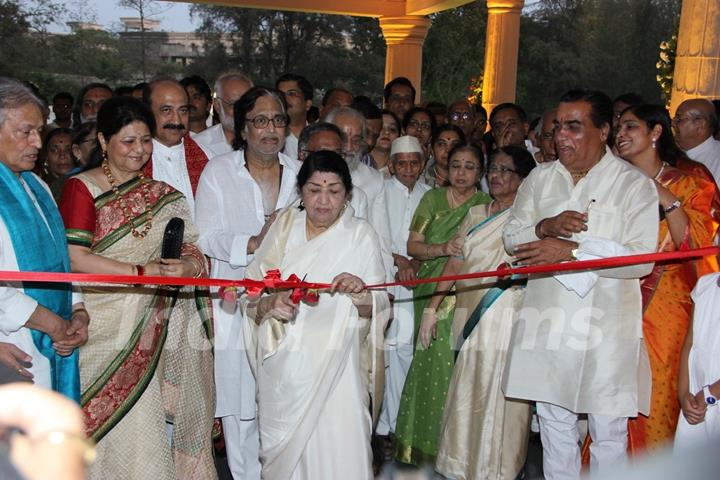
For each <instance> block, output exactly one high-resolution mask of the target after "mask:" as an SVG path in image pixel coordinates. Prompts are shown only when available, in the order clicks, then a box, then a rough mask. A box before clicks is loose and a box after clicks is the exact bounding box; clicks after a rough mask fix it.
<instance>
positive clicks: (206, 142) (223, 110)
mask: <svg viewBox="0 0 720 480" xmlns="http://www.w3.org/2000/svg"><path fill="white" fill-rule="evenodd" d="M252 86H253V83H252V80H250V79H249V78H248V77H247V76H245V75H244V74H242V73H240V72H225V73H223V74H222V75H220V76H219V77H218V78H217V80H215V99H214V100H213V109H214V110H215V111H216V112H217V114H218V117H219V118H220V123H218V124H217V125H213V126H212V127H210V128H208V129H207V130H205V131H203V132H201V133H199V134H197V135H195V137H194V139H195V141H196V142H197V143H198V144H199V145H200V147H201V148H202V149H203V151H205V153H206V154H207V156H208V158H209V159H213V158H215V157H217V156H219V155H223V154H225V153H230V152H232V143H233V140H235V120H234V113H233V105H234V104H235V102H237V101H238V100H239V99H240V97H242V96H243V95H244V94H245V92H247V91H248V90H250V88H251V87H252Z"/></svg>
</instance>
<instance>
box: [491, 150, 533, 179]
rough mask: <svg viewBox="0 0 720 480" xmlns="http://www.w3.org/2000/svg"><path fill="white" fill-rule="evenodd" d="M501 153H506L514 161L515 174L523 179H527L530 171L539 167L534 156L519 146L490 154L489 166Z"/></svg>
mask: <svg viewBox="0 0 720 480" xmlns="http://www.w3.org/2000/svg"><path fill="white" fill-rule="evenodd" d="M501 153H504V154H505V155H507V156H508V157H510V158H511V159H512V161H513V168H514V169H515V173H517V174H518V175H520V177H522V178H525V177H527V176H528V174H530V171H531V170H532V169H533V168H535V165H537V163H536V162H535V159H534V158H533V156H532V154H531V153H530V152H528V151H527V149H525V148H523V147H518V146H517V145H508V146H505V147H500V148H497V149H495V150H493V151H492V152H490V155H489V156H488V165H490V164H492V162H493V160H494V159H495V157H496V156H498V155H499V154H501Z"/></svg>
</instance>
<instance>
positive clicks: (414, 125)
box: [403, 107, 435, 159]
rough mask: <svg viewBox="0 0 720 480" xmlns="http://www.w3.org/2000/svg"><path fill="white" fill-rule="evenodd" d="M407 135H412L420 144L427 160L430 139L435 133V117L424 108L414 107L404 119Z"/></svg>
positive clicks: (429, 150) (429, 151)
mask: <svg viewBox="0 0 720 480" xmlns="http://www.w3.org/2000/svg"><path fill="white" fill-rule="evenodd" d="M403 129H404V130H405V135H412V136H413V137H415V138H417V139H418V141H419V142H420V146H421V147H422V149H423V153H424V154H425V158H426V159H427V158H428V157H429V156H430V153H431V149H430V139H431V138H432V133H433V132H434V131H435V115H433V113H432V112H431V111H430V110H428V109H427V108H423V107H413V108H412V109H410V110H408V112H407V113H406V114H405V118H403Z"/></svg>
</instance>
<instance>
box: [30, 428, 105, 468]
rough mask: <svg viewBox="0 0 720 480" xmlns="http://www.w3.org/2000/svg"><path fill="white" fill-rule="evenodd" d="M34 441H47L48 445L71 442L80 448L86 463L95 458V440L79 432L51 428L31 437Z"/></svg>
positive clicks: (91, 461)
mask: <svg viewBox="0 0 720 480" xmlns="http://www.w3.org/2000/svg"><path fill="white" fill-rule="evenodd" d="M32 440H33V441H34V442H35V443H49V444H50V445H56V446H60V445H63V444H65V443H71V444H73V445H77V446H78V447H80V448H81V450H80V453H81V455H82V459H83V461H84V462H85V464H86V465H88V464H91V463H93V462H94V461H95V459H96V458H97V451H96V450H95V442H93V441H92V440H90V439H88V438H85V436H84V435H83V434H81V433H72V432H65V431H62V430H51V431H49V432H46V433H44V434H42V435H41V436H39V437H35V438H33V439H32Z"/></svg>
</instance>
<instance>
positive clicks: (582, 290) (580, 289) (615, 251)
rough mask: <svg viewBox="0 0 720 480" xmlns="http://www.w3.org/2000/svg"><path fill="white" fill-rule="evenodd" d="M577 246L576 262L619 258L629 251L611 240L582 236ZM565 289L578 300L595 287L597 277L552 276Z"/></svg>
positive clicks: (582, 274)
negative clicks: (575, 295) (576, 296)
mask: <svg viewBox="0 0 720 480" xmlns="http://www.w3.org/2000/svg"><path fill="white" fill-rule="evenodd" d="M576 241H577V242H578V244H579V246H578V252H577V254H576V255H575V258H577V259H578V260H595V259H597V258H608V257H619V256H623V255H628V254H629V250H628V249H627V248H626V247H625V246H624V245H621V244H619V243H617V242H615V241H613V240H608V239H606V238H599V237H592V236H589V235H588V236H584V237H581V238H578V239H577V240H576ZM553 277H554V278H555V280H557V281H558V282H560V283H561V284H562V286H563V287H565V288H566V289H568V290H570V291H573V292H575V293H577V295H578V296H579V297H580V298H585V295H587V294H588V292H590V290H591V289H592V288H593V287H594V286H595V282H597V279H598V275H597V273H595V272H593V271H587V272H583V271H579V272H573V273H558V274H556V275H553Z"/></svg>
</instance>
